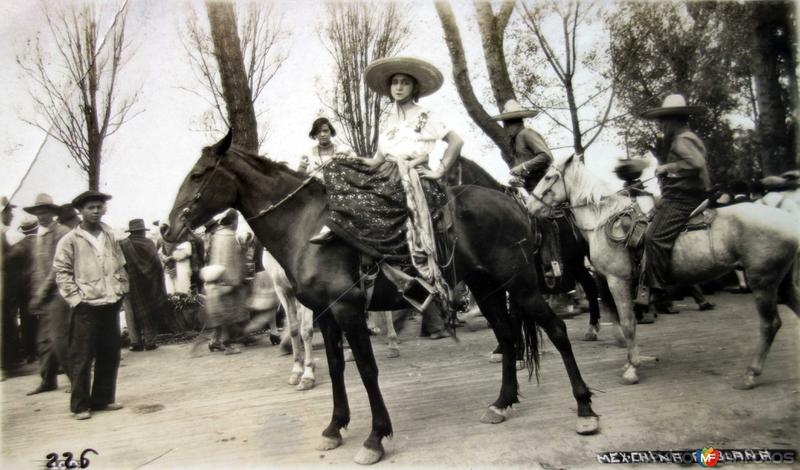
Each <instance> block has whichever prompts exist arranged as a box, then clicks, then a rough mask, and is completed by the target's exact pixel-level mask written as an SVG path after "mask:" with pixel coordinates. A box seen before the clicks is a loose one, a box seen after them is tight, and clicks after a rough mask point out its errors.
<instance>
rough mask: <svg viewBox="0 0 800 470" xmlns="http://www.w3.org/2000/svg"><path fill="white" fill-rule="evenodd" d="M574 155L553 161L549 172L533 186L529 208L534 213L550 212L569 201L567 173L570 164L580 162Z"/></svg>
mask: <svg viewBox="0 0 800 470" xmlns="http://www.w3.org/2000/svg"><path fill="white" fill-rule="evenodd" d="M574 157H575V155H570V156H569V157H568V158H566V159H564V160H561V161H555V162H553V164H552V165H550V167H549V168H548V169H547V173H545V174H544V176H543V177H542V179H541V180H539V183H538V184H537V185H536V187H535V188H533V191H531V196H532V198H531V200H530V202H529V203H528V210H529V211H530V212H531V213H532V214H533V215H540V214H542V213H546V212H550V211H552V210H553V209H555V208H556V207H558V206H560V205H562V204H564V203H565V202H569V192H568V191H567V181H566V179H565V175H566V174H567V172H568V171H569V169H570V166H572V165H579V164H580V163H579V162H574V160H575V158H574ZM573 162H574V163H573Z"/></svg>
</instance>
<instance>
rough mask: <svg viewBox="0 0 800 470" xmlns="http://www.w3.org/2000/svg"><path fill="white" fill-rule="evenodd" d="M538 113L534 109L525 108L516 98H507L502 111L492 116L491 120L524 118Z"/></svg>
mask: <svg viewBox="0 0 800 470" xmlns="http://www.w3.org/2000/svg"><path fill="white" fill-rule="evenodd" d="M537 114H539V111H536V110H534V109H525V108H523V107H522V106H520V105H519V103H517V100H508V101H506V104H504V105H503V112H502V113H500V114H498V115H497V116H492V118H491V119H492V120H493V121H510V120H512V119H525V118H529V117H533V116H536V115H537Z"/></svg>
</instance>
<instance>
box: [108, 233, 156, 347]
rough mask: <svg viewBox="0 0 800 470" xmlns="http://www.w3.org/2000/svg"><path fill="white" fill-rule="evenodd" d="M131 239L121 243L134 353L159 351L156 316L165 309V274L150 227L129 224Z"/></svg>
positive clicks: (127, 312) (127, 315) (127, 316)
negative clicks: (128, 290)
mask: <svg viewBox="0 0 800 470" xmlns="http://www.w3.org/2000/svg"><path fill="white" fill-rule="evenodd" d="M126 231H127V232H129V233H130V236H129V237H128V238H125V239H123V240H120V242H119V246H120V248H122V253H123V254H124V255H125V262H126V264H125V269H127V271H128V281H129V282H130V292H129V294H128V296H127V297H126V299H125V319H126V321H127V323H128V332H129V334H130V337H131V346H130V350H131V351H142V350H152V349H156V348H157V347H158V345H157V344H156V343H155V337H156V329H155V322H154V321H153V319H154V315H159V314H160V313H161V311H162V309H163V308H164V306H165V305H166V302H167V292H166V288H165V287H164V271H163V269H162V268H161V261H160V260H159V258H158V250H157V248H156V245H155V244H154V243H153V241H152V240H151V239H150V238H148V237H147V227H146V226H145V224H144V220H142V219H133V220H131V221H130V222H129V223H128V230H126Z"/></svg>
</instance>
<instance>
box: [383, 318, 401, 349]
mask: <svg viewBox="0 0 800 470" xmlns="http://www.w3.org/2000/svg"><path fill="white" fill-rule="evenodd" d="M383 315H384V319H385V320H386V339H387V340H388V341H389V351H388V352H387V353H386V357H388V358H394V357H400V346H398V343H399V342H400V341H399V340H398V339H397V331H395V329H394V318H393V315H392V311H391V310H387V311H385V312H383Z"/></svg>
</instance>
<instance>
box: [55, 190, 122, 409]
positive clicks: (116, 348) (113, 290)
mask: <svg viewBox="0 0 800 470" xmlns="http://www.w3.org/2000/svg"><path fill="white" fill-rule="evenodd" d="M109 199H111V196H109V195H107V194H103V193H101V192H98V191H86V192H83V193H81V194H80V195H78V196H77V197H76V198H75V199H73V200H72V205H73V206H74V207H75V208H76V209H77V210H78V211H80V214H81V218H82V219H83V220H82V221H81V223H80V224H79V225H78V226H77V227H75V229H74V230H72V231H71V232H69V233H68V234H66V235H65V236H64V237H63V238H62V239H61V241H59V243H58V247H57V248H56V255H55V260H54V262H53V268H54V269H55V271H56V283H57V284H58V290H59V292H60V293H61V296H62V297H63V298H64V300H66V301H67V303H68V304H69V306H70V307H71V308H72V322H71V328H70V337H69V357H70V361H69V362H70V367H71V374H70V377H71V379H72V396H71V399H70V411H72V413H73V415H72V416H73V417H74V418H75V419H89V418H90V417H91V410H95V411H96V410H118V409H120V408H122V405H120V404H119V403H116V401H115V400H116V399H115V395H116V385H117V371H118V369H119V359H120V333H119V310H120V304H121V303H122V298H123V296H124V295H125V294H126V293H127V292H128V275H127V273H126V271H125V258H124V256H123V254H122V250H121V249H120V247H119V244H118V243H117V240H116V238H115V237H114V233H113V232H112V230H111V227H109V226H108V225H106V224H104V223H102V222H101V219H102V218H103V215H105V213H106V201H108V200H109ZM92 362H94V383H92V379H91V377H92Z"/></svg>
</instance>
